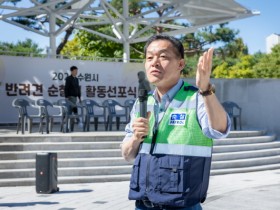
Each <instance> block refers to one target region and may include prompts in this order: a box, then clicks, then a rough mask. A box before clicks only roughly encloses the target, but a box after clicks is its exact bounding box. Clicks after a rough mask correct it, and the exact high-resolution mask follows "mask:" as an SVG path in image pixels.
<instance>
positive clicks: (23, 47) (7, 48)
mask: <svg viewBox="0 0 280 210" xmlns="http://www.w3.org/2000/svg"><path fill="white" fill-rule="evenodd" d="M0 51H1V52H2V54H5V55H7V54H8V53H14V52H17V54H18V53H21V54H20V55H22V56H29V55H30V54H40V53H42V52H43V49H42V48H39V45H38V44H36V43H34V42H33V41H32V40H31V39H26V40H25V41H18V42H17V43H16V44H13V43H8V42H0Z"/></svg>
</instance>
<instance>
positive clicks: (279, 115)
mask: <svg viewBox="0 0 280 210" xmlns="http://www.w3.org/2000/svg"><path fill="white" fill-rule="evenodd" d="M186 81H187V82H189V83H191V84H193V85H194V84H195V80H194V79H186ZM211 81H212V83H213V84H215V86H216V95H217V97H218V98H219V100H220V101H221V102H224V101H234V102H236V103H237V104H238V105H239V106H240V107H241V108H242V126H243V128H244V129H265V130H267V131H268V132H269V133H275V134H277V136H278V139H279V137H280V80H279V79H212V80H211Z"/></svg>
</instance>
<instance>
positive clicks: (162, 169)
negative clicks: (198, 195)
mask: <svg viewBox="0 0 280 210" xmlns="http://www.w3.org/2000/svg"><path fill="white" fill-rule="evenodd" d="M189 179H190V160H189V159H188V158H184V157H178V156H167V157H162V158H161V160H160V162H159V188H160V191H161V192H168V193H187V192H189V190H190V184H189V183H190V182H189Z"/></svg>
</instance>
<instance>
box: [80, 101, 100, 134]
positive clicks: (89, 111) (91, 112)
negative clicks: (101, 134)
mask: <svg viewBox="0 0 280 210" xmlns="http://www.w3.org/2000/svg"><path fill="white" fill-rule="evenodd" d="M82 105H83V107H84V109H85V110H86V112H85V123H84V127H83V128H84V131H85V130H86V129H87V131H89V124H90V119H91V118H93V119H94V128H95V130H97V128H98V118H100V117H102V118H103V119H104V124H105V123H106V115H105V107H104V106H101V105H99V104H98V103H97V102H95V101H93V100H91V99H85V100H83V101H82ZM97 109H100V110H102V113H101V114H98V113H97V111H98V110H97Z"/></svg>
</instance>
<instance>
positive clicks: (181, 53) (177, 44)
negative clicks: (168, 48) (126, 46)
mask: <svg viewBox="0 0 280 210" xmlns="http://www.w3.org/2000/svg"><path fill="white" fill-rule="evenodd" d="M156 40H167V41H169V42H170V43H171V44H172V45H173V47H174V49H175V53H176V55H178V57H180V58H184V47H183V44H182V43H181V42H180V41H179V40H178V39H176V38H175V37H173V36H168V35H165V34H156V35H153V36H152V37H150V38H149V39H148V40H147V42H146V45H145V47H144V54H145V56H146V53H147V48H148V47H149V45H150V44H151V43H152V42H154V41H156Z"/></svg>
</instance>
